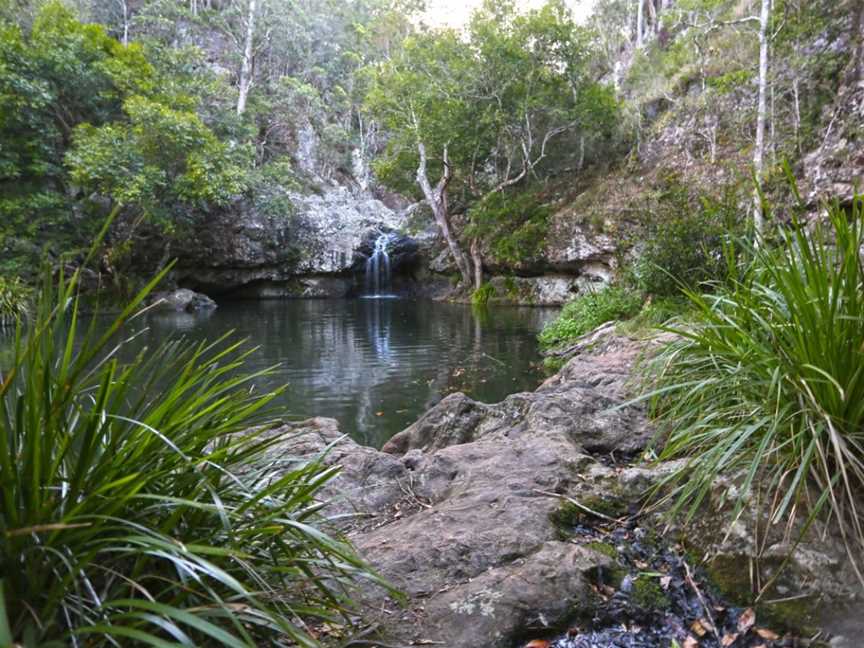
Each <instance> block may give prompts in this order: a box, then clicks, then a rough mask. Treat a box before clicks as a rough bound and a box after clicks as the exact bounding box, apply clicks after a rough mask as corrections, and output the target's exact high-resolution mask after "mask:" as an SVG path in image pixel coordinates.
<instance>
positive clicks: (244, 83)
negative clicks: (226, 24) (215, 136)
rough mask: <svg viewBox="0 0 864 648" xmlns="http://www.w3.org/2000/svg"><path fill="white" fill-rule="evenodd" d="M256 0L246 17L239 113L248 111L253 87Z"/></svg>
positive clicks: (251, 3) (251, 0)
mask: <svg viewBox="0 0 864 648" xmlns="http://www.w3.org/2000/svg"><path fill="white" fill-rule="evenodd" d="M255 2H256V0H249V14H248V16H247V17H246V42H245V43H244V47H243V62H242V64H241V65H240V95H239V96H238V97H237V114H238V115H242V114H243V113H244V112H245V111H246V100H247V99H248V98H249V88H250V87H252V44H253V40H254V39H255V8H256V7H255Z"/></svg>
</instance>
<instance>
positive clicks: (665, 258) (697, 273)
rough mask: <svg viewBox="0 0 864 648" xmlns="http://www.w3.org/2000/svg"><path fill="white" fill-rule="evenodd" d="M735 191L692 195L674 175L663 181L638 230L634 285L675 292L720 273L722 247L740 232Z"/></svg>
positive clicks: (632, 270)
mask: <svg viewBox="0 0 864 648" xmlns="http://www.w3.org/2000/svg"><path fill="white" fill-rule="evenodd" d="M736 197H737V194H736V193H735V192H734V189H732V188H728V189H727V190H726V191H725V192H724V194H723V195H722V196H721V197H720V198H719V199H718V198H714V197H711V196H707V195H702V196H700V197H698V199H697V198H694V197H692V196H691V195H690V193H689V191H688V190H687V189H686V188H685V187H684V186H682V185H681V184H679V183H678V181H677V180H676V179H674V178H673V179H670V180H668V181H667V184H666V186H665V187H663V188H662V190H661V194H660V196H659V200H658V204H657V205H656V206H655V207H653V208H652V211H653V212H655V213H656V214H658V215H657V216H653V215H652V216H651V217H650V220H649V223H648V225H647V228H646V229H647V231H645V232H643V233H641V234H640V236H641V237H642V239H643V241H644V242H641V243H639V244H637V251H638V257H637V260H636V261H635V263H633V264H632V265H631V267H630V268H629V273H630V275H631V280H632V282H633V283H634V285H635V286H636V287H638V288H639V289H640V290H643V291H645V292H647V293H650V294H652V295H659V296H671V295H677V294H678V293H679V292H680V290H681V288H682V286H686V287H689V288H694V287H696V286H699V285H700V284H702V283H705V282H708V281H713V280H718V279H722V278H723V273H724V272H725V270H726V263H725V259H724V254H723V247H724V245H725V244H726V242H727V241H729V240H730V239H731V238H734V237H735V236H736V235H737V234H738V233H739V231H740V226H739V225H738V222H737V212H738V204H737V199H736Z"/></svg>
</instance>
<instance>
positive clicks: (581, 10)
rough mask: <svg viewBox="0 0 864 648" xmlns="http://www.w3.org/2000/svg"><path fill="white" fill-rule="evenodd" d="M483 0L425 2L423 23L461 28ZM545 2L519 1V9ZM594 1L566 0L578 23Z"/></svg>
mask: <svg viewBox="0 0 864 648" xmlns="http://www.w3.org/2000/svg"><path fill="white" fill-rule="evenodd" d="M482 1H483V0H426V7H427V8H426V15H425V18H424V22H425V23H426V24H428V25H431V26H434V27H442V26H449V27H461V26H462V25H464V24H465V23H466V22H467V21H468V18H469V16H470V15H471V12H472V11H473V10H474V9H475V8H476V7H478V6H479V5H480V4H481V3H482ZM544 1H545V0H519V1H518V2H517V6H519V8H520V9H521V8H525V9H531V8H535V7H539V6H541V5H542V4H543V3H544ZM594 2H595V0H567V4H568V5H570V8H571V9H572V10H573V15H574V16H575V17H576V19H577V20H578V21H580V22H581V21H583V20H584V19H585V18H586V17H587V16H588V14H589V13H590V12H591V8H592V7H593V5H594Z"/></svg>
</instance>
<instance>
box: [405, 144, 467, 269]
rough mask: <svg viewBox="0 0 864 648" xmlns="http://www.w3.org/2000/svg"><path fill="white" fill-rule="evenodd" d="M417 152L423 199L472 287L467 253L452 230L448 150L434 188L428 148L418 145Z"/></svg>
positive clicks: (418, 178)
mask: <svg viewBox="0 0 864 648" xmlns="http://www.w3.org/2000/svg"><path fill="white" fill-rule="evenodd" d="M417 151H418V152H419V153H420V163H419V164H418V166H417V184H418V185H420V189H421V191H422V192H423V197H424V198H426V202H428V203H429V206H430V207H431V208H432V213H433V214H434V216H435V223H436V224H437V225H438V229H439V230H440V231H441V236H443V237H444V240H445V241H447V247H448V248H449V249H450V255H451V256H452V257H453V261H454V262H455V263H456V267H457V268H458V269H459V274H460V275H462V281H463V283H464V284H465V285H466V286H470V285H471V282H472V277H471V264H470V262H469V261H468V258H467V257H466V256H465V253H464V252H463V251H462V246H461V245H460V243H459V240H458V239H457V238H456V237H455V236H454V235H453V230H452V229H451V228H450V214H449V209H448V206H447V185H448V184H450V178H451V177H452V169H451V168H450V162H449V159H448V157H447V148H446V147H445V148H444V171H443V172H442V175H441V179H440V180H439V181H438V184H437V185H435V187H434V188H433V187H432V185H431V184H430V182H429V177H428V175H427V159H426V146H425V145H424V144H423V143H422V142H418V143H417Z"/></svg>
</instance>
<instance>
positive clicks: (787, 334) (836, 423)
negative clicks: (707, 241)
mask: <svg viewBox="0 0 864 648" xmlns="http://www.w3.org/2000/svg"><path fill="white" fill-rule="evenodd" d="M862 216H864V209H862V201H861V200H860V199H859V200H856V201H855V204H854V206H853V207H852V209H851V213H850V214H848V215H847V214H846V213H844V211H843V210H841V209H840V208H839V207H835V208H833V209H832V210H831V213H830V224H831V231H830V232H829V231H827V230H826V229H825V228H824V227H817V228H816V230H815V232H814V233H813V234H812V235H808V234H807V233H805V231H804V230H803V229H802V228H800V227H797V228H796V229H795V230H794V231H792V232H784V233H783V235H782V239H781V240H782V243H781V245H779V246H778V248H777V249H773V250H771V249H762V250H757V251H754V252H753V254H754V260H753V262H752V263H751V264H750V265H749V266H748V268H747V269H746V270H745V271H743V272H742V273H741V275H740V278H738V279H732V280H730V282H729V284H728V285H726V286H723V287H720V288H719V289H718V290H717V292H716V293H715V294H699V293H697V292H695V291H688V292H687V297H688V299H689V301H690V302H691V304H692V306H693V307H694V308H695V309H696V312H697V314H696V315H695V316H694V320H693V321H692V322H688V323H687V325H686V326H685V325H677V326H670V327H669V328H668V330H670V331H673V332H675V333H677V334H678V336H680V337H679V338H678V340H677V341H675V342H672V343H670V344H669V345H668V346H667V347H666V348H665V350H663V351H662V352H661V353H660V354H659V356H658V357H657V358H656V359H655V360H654V361H653V362H651V363H650V364H649V369H650V372H651V373H650V374H649V375H652V376H655V378H654V379H655V380H656V386H655V391H653V392H652V393H651V398H652V403H653V411H654V413H655V415H659V416H661V417H662V419H663V420H664V421H666V422H668V424H669V426H670V428H671V430H670V434H669V436H668V438H667V439H666V441H665V447H664V449H663V450H662V454H661V458H662V459H672V458H677V457H684V458H686V459H688V461H686V462H685V465H684V466H683V467H682V468H681V470H680V471H678V472H677V473H675V474H674V475H672V476H671V477H670V479H669V480H668V481H667V483H665V484H664V488H665V487H670V490H669V491H668V492H669V493H670V494H669V495H668V497H669V498H671V499H672V500H674V507H673V511H682V510H684V509H686V510H687V513H688V515H692V514H693V513H694V512H695V511H696V510H698V509H699V507H700V505H701V504H702V503H703V501H704V500H705V498H706V496H707V495H708V493H709V491H710V489H711V486H712V484H713V483H714V482H715V480H716V479H717V478H718V477H719V476H721V475H727V476H732V477H739V478H740V479H741V480H742V482H741V484H740V488H739V489H736V491H734V492H735V493H737V495H733V496H734V497H736V506H735V508H734V516H736V517H737V516H738V515H739V514H740V513H741V511H742V510H743V507H744V506H745V504H747V505H749V502H750V501H752V500H753V499H755V500H756V501H757V502H762V504H757V506H764V507H765V509H766V512H767V513H768V514H769V516H770V519H771V521H772V522H773V523H781V522H783V523H789V527H788V528H792V525H791V523H792V522H794V520H795V517H796V515H799V514H800V513H801V512H804V515H805V516H806V517H807V522H808V523H809V522H810V521H812V520H813V519H815V517H816V516H819V515H824V516H825V517H826V518H828V519H831V520H833V521H834V522H836V523H837V524H838V525H839V528H840V530H841V532H842V534H843V537H844V538H845V539H846V542H847V547H848V548H849V554H850V556H856V555H857V556H860V555H862V554H861V552H862V550H864V517H862V511H861V508H860V507H861V501H862V500H861V497H862V494H864V347H862V340H864V267H862V260H861V258H860V256H859V251H860V249H861V246H862V245H864V224H862ZM755 489H759V490H760V492H762V491H763V489H764V490H765V491H767V497H764V498H762V497H760V498H751V495H752V494H753V491H754V490H755ZM730 493H731V491H730ZM859 573H860V572H859Z"/></svg>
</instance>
